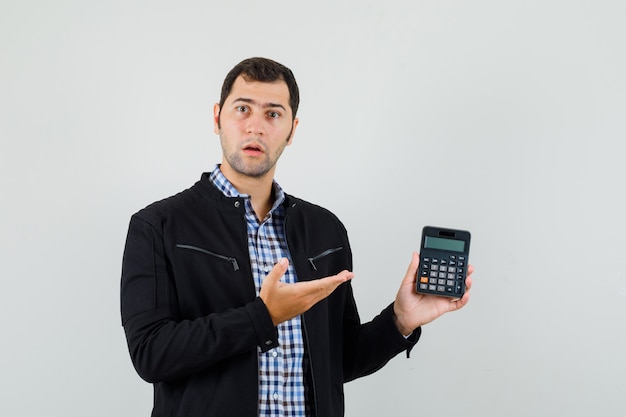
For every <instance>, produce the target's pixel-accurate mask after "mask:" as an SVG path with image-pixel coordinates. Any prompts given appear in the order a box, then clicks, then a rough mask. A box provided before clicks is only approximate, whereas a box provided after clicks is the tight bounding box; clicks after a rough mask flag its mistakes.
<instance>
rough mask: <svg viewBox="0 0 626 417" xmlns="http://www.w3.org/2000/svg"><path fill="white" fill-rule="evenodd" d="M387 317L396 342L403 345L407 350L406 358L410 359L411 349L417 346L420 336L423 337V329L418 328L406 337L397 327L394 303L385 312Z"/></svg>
mask: <svg viewBox="0 0 626 417" xmlns="http://www.w3.org/2000/svg"><path fill="white" fill-rule="evenodd" d="M384 312H385V313H386V316H387V318H388V321H389V325H390V327H391V329H390V332H391V333H393V334H394V340H397V343H399V344H401V345H402V346H403V348H404V349H405V350H406V357H407V358H408V357H409V356H410V353H411V349H413V347H414V346H415V345H416V344H417V342H418V340H419V338H420V336H421V335H422V328H421V327H418V328H417V329H414V330H413V332H412V333H411V334H410V335H409V336H407V337H405V336H404V335H403V334H402V333H400V331H399V330H398V327H396V320H395V314H394V312H393V303H391V304H390V305H389V306H388V307H387V308H386V309H385V310H384Z"/></svg>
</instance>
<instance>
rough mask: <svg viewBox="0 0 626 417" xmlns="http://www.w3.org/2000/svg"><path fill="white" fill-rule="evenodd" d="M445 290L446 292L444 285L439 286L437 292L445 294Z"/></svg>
mask: <svg viewBox="0 0 626 417" xmlns="http://www.w3.org/2000/svg"><path fill="white" fill-rule="evenodd" d="M445 290H446V287H444V286H443V285H439V286H438V287H437V291H439V292H444V291H445Z"/></svg>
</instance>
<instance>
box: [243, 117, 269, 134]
mask: <svg viewBox="0 0 626 417" xmlns="http://www.w3.org/2000/svg"><path fill="white" fill-rule="evenodd" d="M263 123H264V119H263V115H262V114H258V113H257V114H251V115H250V116H249V117H248V123H247V124H246V132H247V133H250V134H254V135H262V134H263V133H265V129H264V127H263Z"/></svg>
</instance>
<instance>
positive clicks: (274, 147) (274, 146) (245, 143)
mask: <svg viewBox="0 0 626 417" xmlns="http://www.w3.org/2000/svg"><path fill="white" fill-rule="evenodd" d="M298 102H299V94H298V86H297V84H296V81H295V79H294V77H293V74H292V72H291V71H290V70H289V69H288V68H287V67H285V66H283V65H281V64H279V63H277V62H274V61H272V60H269V59H265V58H250V59H247V60H245V61H242V62H241V63H239V64H238V65H236V66H235V68H233V69H232V70H231V71H230V72H229V73H228V75H227V76H226V80H225V81H224V85H223V88H222V96H221V98H220V103H216V104H215V105H214V106H213V123H214V124H213V129H214V131H215V133H217V134H218V135H219V137H220V143H221V145H222V152H223V159H222V172H223V173H224V174H225V175H226V177H227V178H228V179H229V180H230V181H231V182H235V180H236V178H240V179H241V178H247V179H250V178H260V179H270V180H271V179H272V178H273V175H274V171H275V166H276V163H277V161H278V159H279V158H280V156H281V154H282V152H283V150H284V149H285V147H286V146H288V145H290V144H291V142H292V139H293V135H294V133H295V129H296V127H297V126H298V118H297V117H296V116H295V112H296V111H297V108H298Z"/></svg>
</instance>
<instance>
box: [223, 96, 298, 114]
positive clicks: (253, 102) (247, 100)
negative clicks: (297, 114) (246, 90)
mask: <svg viewBox="0 0 626 417" xmlns="http://www.w3.org/2000/svg"><path fill="white" fill-rule="evenodd" d="M239 101H243V102H244V103H248V104H254V105H260V106H261V107H263V108H265V109H268V108H273V107H278V108H281V109H283V110H285V111H286V110H287V109H285V106H283V105H282V104H280V103H271V102H270V103H263V104H259V103H258V102H257V101H256V100H253V99H251V98H245V97H239V98H236V99H235V100H233V103H237V102H239Z"/></svg>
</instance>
